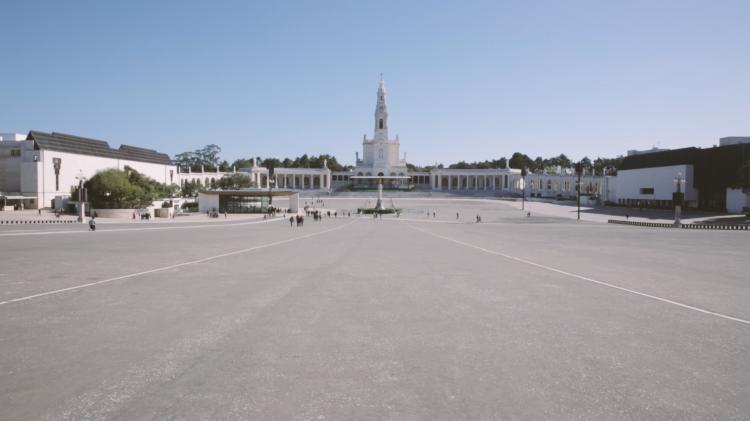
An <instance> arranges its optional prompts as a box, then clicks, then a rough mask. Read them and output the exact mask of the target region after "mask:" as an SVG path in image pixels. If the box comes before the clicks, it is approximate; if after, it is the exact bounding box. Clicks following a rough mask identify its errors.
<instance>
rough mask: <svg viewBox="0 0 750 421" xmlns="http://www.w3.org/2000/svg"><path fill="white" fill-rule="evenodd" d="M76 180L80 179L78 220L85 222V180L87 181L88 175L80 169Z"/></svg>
mask: <svg viewBox="0 0 750 421" xmlns="http://www.w3.org/2000/svg"><path fill="white" fill-rule="evenodd" d="M76 180H78V222H81V223H83V219H84V217H85V215H86V203H85V202H84V201H83V182H84V181H86V177H85V176H84V175H83V171H82V170H78V175H77V176H76Z"/></svg>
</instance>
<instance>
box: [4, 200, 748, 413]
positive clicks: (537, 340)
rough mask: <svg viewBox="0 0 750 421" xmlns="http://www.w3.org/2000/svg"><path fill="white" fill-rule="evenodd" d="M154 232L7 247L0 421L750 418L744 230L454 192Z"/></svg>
mask: <svg viewBox="0 0 750 421" xmlns="http://www.w3.org/2000/svg"><path fill="white" fill-rule="evenodd" d="M344 205H345V206H355V205H353V204H342V206H341V207H344ZM473 206H476V207H473ZM492 206H494V207H492ZM427 209H435V211H436V216H435V217H434V218H433V217H427V215H426V212H427ZM455 212H460V215H459V219H456V218H455ZM479 212H482V213H483V215H485V216H484V220H485V221H486V222H485V223H482V224H477V223H474V222H473V217H474V214H475V213H479ZM81 228H83V227H81ZM153 228H164V229H155V230H145V229H140V228H138V227H137V226H122V227H118V226H114V225H113V226H107V227H105V228H102V229H101V230H99V231H97V232H95V233H90V232H85V231H83V230H80V231H76V230H74V229H70V228H68V230H69V231H68V232H52V231H44V230H43V229H41V228H40V231H39V233H37V234H34V235H31V233H17V234H18V235H15V236H12V237H0V254H1V255H2V256H3V259H4V260H3V265H2V268H1V269H0V320H2V323H1V324H0V373H2V375H0V418H1V419H4V420H5V419H7V420H28V419H53V420H55V419H68V420H80V419H128V420H129V419H138V420H163V419H638V420H647V419H744V418H746V417H747V414H748V413H750V306H748V305H747V303H748V302H750V284H749V282H748V279H749V278H748V272H747V258H748V254H747V244H748V242H749V241H750V237H749V236H748V235H747V233H745V232H722V231H717V232H711V231H687V230H648V229H642V228H639V227H621V226H611V225H606V224H593V223H586V222H583V223H576V222H573V221H567V220H562V219H556V218H532V219H531V220H529V219H528V218H523V217H521V216H520V215H518V213H517V211H515V210H513V209H510V208H508V207H504V206H498V205H491V204H476V203H475V204H471V203H463V202H451V203H448V202H446V203H442V204H441V203H437V204H436V203H435V202H424V203H417V202H414V203H411V204H410V205H409V209H405V212H404V214H402V216H401V218H395V217H386V218H383V219H382V220H381V219H377V220H376V219H374V218H370V217H365V218H337V219H333V218H331V219H324V220H323V221H322V222H314V221H312V219H307V220H306V221H305V226H304V227H301V228H296V227H294V228H292V227H290V226H289V223H288V221H281V220H274V221H265V222H264V221H247V222H227V223H221V224H207V225H204V226H195V227H192V226H190V225H188V224H184V225H183V224H181V228H178V227H177V226H173V225H172V226H166V225H164V226H162V227H153ZM6 234H7V233H6ZM0 235H3V232H2V231H0ZM9 239H12V246H11V241H6V240H9Z"/></svg>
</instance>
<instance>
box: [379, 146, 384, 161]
mask: <svg viewBox="0 0 750 421" xmlns="http://www.w3.org/2000/svg"><path fill="white" fill-rule="evenodd" d="M378 159H383V148H380V149H378Z"/></svg>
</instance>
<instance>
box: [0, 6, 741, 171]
mask: <svg viewBox="0 0 750 421" xmlns="http://www.w3.org/2000/svg"><path fill="white" fill-rule="evenodd" d="M0 16H2V35H1V36H0V51H1V52H2V61H3V62H2V65H0V132H26V131H28V130H30V129H35V130H42V131H60V132H67V133H73V134H78V135H82V136H89V137H95V138H100V139H104V140H107V141H109V142H110V144H111V145H112V146H115V147H116V146H117V145H119V144H121V143H127V144H132V145H138V146H146V147H152V148H155V149H158V150H160V151H164V152H168V153H170V154H172V155H174V154H175V153H179V152H182V151H186V150H193V149H197V148H199V147H201V146H203V145H205V144H208V143H216V144H218V145H219V146H221V148H222V149H223V153H222V158H224V159H227V160H228V161H230V162H231V161H232V160H234V159H235V158H239V157H250V156H258V155H259V156H263V157H268V156H273V157H280V158H283V157H294V156H299V155H302V154H303V153H307V154H320V153H331V154H334V155H336V156H337V157H338V158H339V160H340V161H342V162H344V163H353V160H354V153H355V151H360V150H361V141H362V135H363V134H364V133H367V134H368V136H371V135H372V129H373V112H374V107H375V99H376V98H375V93H376V90H377V82H378V78H379V74H380V73H381V72H382V73H384V75H385V76H384V78H385V81H386V87H387V89H388V93H389V97H388V106H389V113H390V120H389V122H390V130H391V134H392V135H393V136H395V135H396V134H399V135H400V139H401V151H402V152H407V153H408V156H407V158H408V160H409V161H410V162H413V163H415V164H421V165H426V164H431V163H434V162H442V163H446V164H447V163H450V162H456V161H459V160H466V161H474V160H484V159H496V158H499V157H502V156H510V154H512V153H513V152H514V151H521V152H524V153H526V154H528V155H530V156H531V157H532V158H534V157H536V156H539V155H541V156H544V157H548V156H552V155H557V154H560V153H565V154H567V155H568V156H569V157H571V158H573V159H578V158H581V157H583V156H584V155H587V156H589V157H592V158H593V157H596V156H605V157H612V156H616V155H618V154H624V153H625V151H626V150H627V149H645V148H650V147H651V146H654V145H657V146H660V147H664V148H678V147H685V146H703V147H707V146H711V145H713V144H716V143H718V138H719V137H723V136H731V135H748V136H750V25H749V24H748V22H750V2H748V1H747V0H743V1H721V0H718V1H708V0H703V1H691V0H679V1H659V0H647V1H632V0H628V1H619V2H616V1H601V0H592V1H549V2H544V1H501V0H496V1H486V2H485V1H467V0H463V1H433V2H422V1H351V0H347V1H340V2H333V1H324V0H318V1H302V2H296V1H259V2H251V1H233V2H220V1H200V2H188V1H175V2H161V1H158V2H157V1H143V2H138V1H120V2H113V1H93V0H92V1H49V2H42V1H33V0H29V1H23V0H17V1H12V0H5V1H3V2H2V3H0Z"/></svg>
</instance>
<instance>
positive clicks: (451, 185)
mask: <svg viewBox="0 0 750 421" xmlns="http://www.w3.org/2000/svg"><path fill="white" fill-rule="evenodd" d="M446 178H447V179H448V190H450V189H451V188H452V187H453V183H452V182H451V176H450V175H448V176H446Z"/></svg>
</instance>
